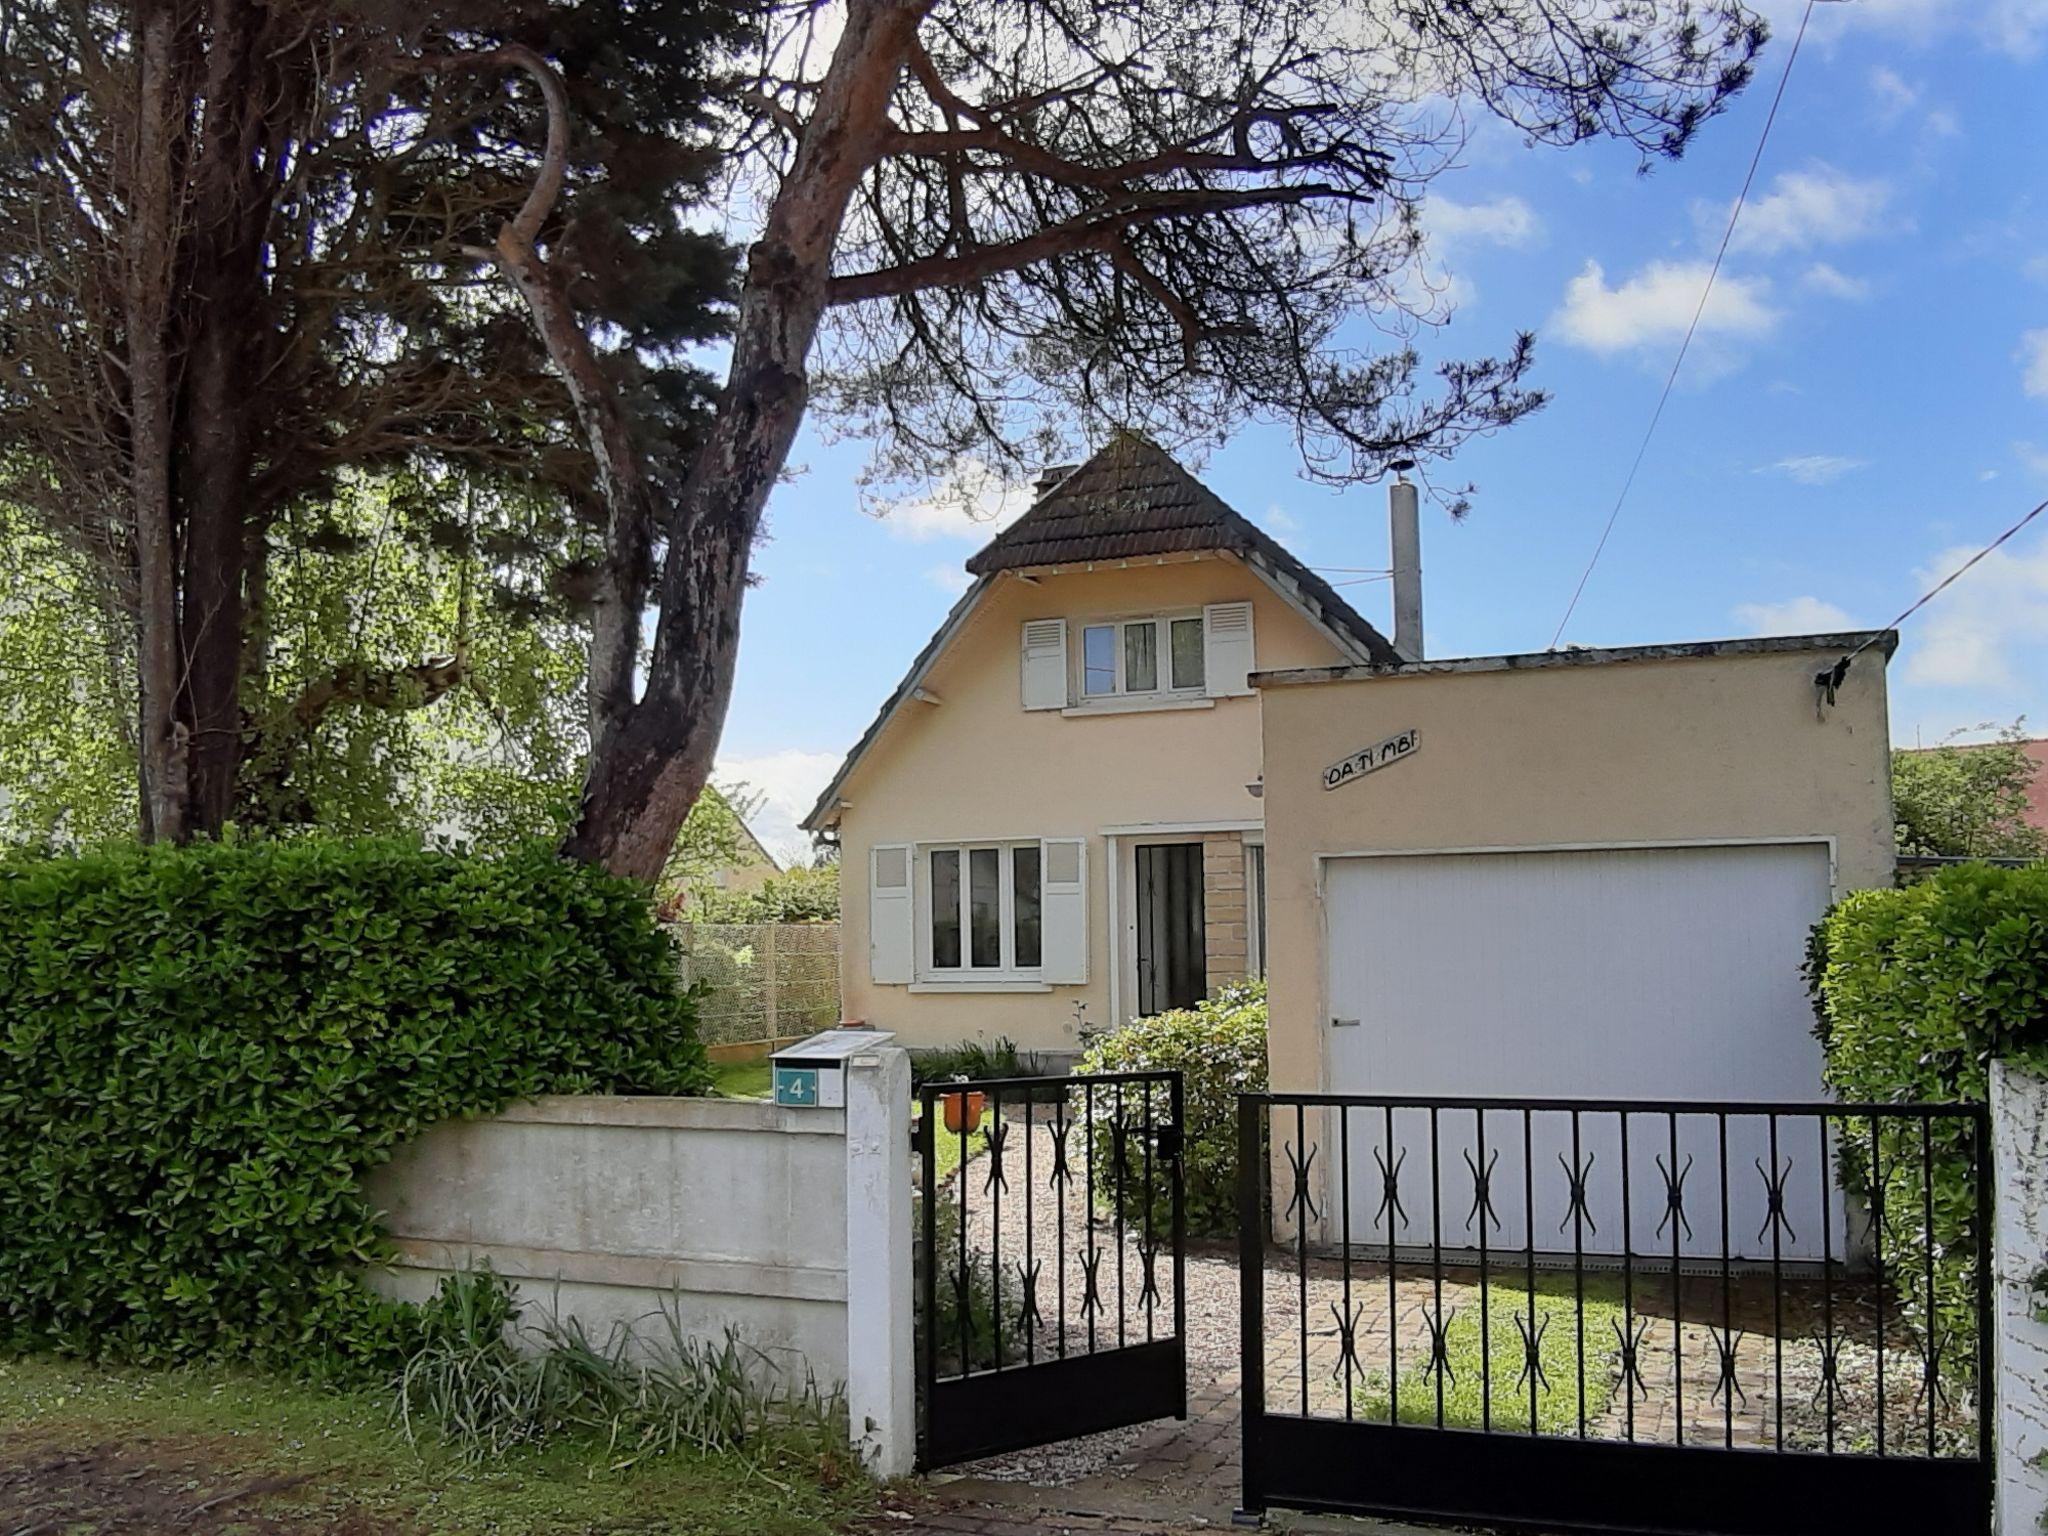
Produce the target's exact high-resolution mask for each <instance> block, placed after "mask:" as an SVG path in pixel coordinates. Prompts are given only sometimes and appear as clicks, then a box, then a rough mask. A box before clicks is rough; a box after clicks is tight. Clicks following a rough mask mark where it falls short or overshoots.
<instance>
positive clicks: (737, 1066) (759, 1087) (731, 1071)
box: [711, 1056, 775, 1099]
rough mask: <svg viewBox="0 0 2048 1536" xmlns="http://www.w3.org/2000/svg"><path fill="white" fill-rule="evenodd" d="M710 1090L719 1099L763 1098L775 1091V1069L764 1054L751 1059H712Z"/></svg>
mask: <svg viewBox="0 0 2048 1536" xmlns="http://www.w3.org/2000/svg"><path fill="white" fill-rule="evenodd" d="M711 1091H712V1092H713V1093H715V1094H717V1095H718V1096H719V1097H720V1098H721V1099H765V1098H767V1097H768V1096H769V1094H771V1093H773V1092H774V1091H775V1069H774V1068H773V1067H771V1066H770V1065H769V1064H768V1058H767V1057H766V1056H761V1057H757V1058H756V1059H754V1060H753V1061H714V1062H713V1063H712V1064H711Z"/></svg>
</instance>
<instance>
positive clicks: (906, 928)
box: [868, 843, 917, 984]
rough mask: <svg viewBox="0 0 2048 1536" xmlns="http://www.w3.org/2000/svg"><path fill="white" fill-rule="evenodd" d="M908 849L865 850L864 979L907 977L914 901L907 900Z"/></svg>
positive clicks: (892, 981)
mask: <svg viewBox="0 0 2048 1536" xmlns="http://www.w3.org/2000/svg"><path fill="white" fill-rule="evenodd" d="M911 863H912V860H911V848H910V845H909V844H908V843H883V844H878V845H877V846H875V847H874V848H872V849H870V850H869V851H868V979H869V980H870V981H875V982H881V983H888V984H901V983H906V982H908V981H910V980H911V964H912V961H911V955H912V953H913V950H914V945H913V943H912V939H913V936H914V930H915V926H916V923H915V916H914V914H915V912H916V910H917V903H916V902H914V901H912V900H911V896H910V893H911V889H912V887H911V878H910V871H911Z"/></svg>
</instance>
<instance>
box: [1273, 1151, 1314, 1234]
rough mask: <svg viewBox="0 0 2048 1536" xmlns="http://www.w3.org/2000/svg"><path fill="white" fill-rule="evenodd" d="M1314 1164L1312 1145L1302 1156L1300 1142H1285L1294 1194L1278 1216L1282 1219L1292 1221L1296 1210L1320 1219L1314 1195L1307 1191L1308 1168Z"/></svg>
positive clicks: (1311, 1218) (1311, 1219)
mask: <svg viewBox="0 0 2048 1536" xmlns="http://www.w3.org/2000/svg"><path fill="white" fill-rule="evenodd" d="M1315 1165H1316V1149H1315V1148H1314V1147H1310V1148H1309V1149H1308V1155H1307V1156H1306V1157H1304V1156H1302V1152H1301V1144H1300V1143H1299V1142H1289V1143H1288V1144H1287V1166H1288V1167H1289V1168H1291V1169H1293V1171H1294V1194H1293V1197H1292V1198H1291V1199H1289V1200H1288V1202H1287V1209H1286V1211H1285V1212H1284V1213H1283V1214H1282V1215H1281V1217H1280V1219H1281V1220H1282V1221H1292V1220H1293V1219H1294V1213H1295V1212H1296V1211H1301V1212H1303V1213H1305V1214H1306V1215H1307V1217H1308V1219H1309V1220H1310V1221H1320V1220H1322V1217H1323V1213H1322V1212H1321V1211H1319V1210H1317V1209H1316V1201H1315V1196H1314V1195H1313V1194H1311V1193H1310V1192H1309V1184H1308V1176H1309V1170H1310V1169H1312V1168H1314V1167H1315Z"/></svg>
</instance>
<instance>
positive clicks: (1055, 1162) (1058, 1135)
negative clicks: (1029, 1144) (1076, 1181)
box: [1050, 1103, 1074, 1194]
mask: <svg viewBox="0 0 2048 1536" xmlns="http://www.w3.org/2000/svg"><path fill="white" fill-rule="evenodd" d="M1073 1128H1074V1124H1073V1122H1072V1121H1071V1120H1069V1119H1068V1118H1067V1106H1066V1105H1065V1104H1064V1103H1062V1104H1060V1105H1059V1106H1058V1107H1057V1108H1055V1109H1054V1111H1053V1117H1052V1174H1051V1178H1050V1182H1051V1185H1052V1187H1053V1189H1054V1190H1055V1191H1056V1192H1058V1193H1060V1194H1065V1193H1066V1189H1067V1185H1068V1184H1069V1183H1070V1182H1071V1181H1072V1179H1073V1177H1074V1170H1073V1167H1072V1165H1071V1164H1070V1163H1069V1162H1068V1161H1067V1136H1068V1133H1069V1132H1071V1131H1072V1130H1073Z"/></svg>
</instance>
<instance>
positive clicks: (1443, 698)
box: [1258, 634, 1893, 1263]
mask: <svg viewBox="0 0 2048 1536" xmlns="http://www.w3.org/2000/svg"><path fill="white" fill-rule="evenodd" d="M1889 651H1890V637H1889V636H1887V635H1882V634H1875V635H1860V634H1859V635H1816V636H1805V637H1799V638H1795V639H1775V638H1774V639H1750V640H1730V641H1712V642H1699V643H1694V644H1686V645H1672V646H1641V647H1631V648H1618V649H1612V650H1594V651H1558V652H1544V653H1540V654H1535V655H1518V656H1496V657H1460V658H1456V659H1452V660H1445V661H1420V662H1409V663H1404V664H1403V665H1401V666H1398V667H1346V668H1326V669H1320V670H1316V671H1302V672H1288V673H1265V674H1262V675H1261V676H1260V678H1259V679H1258V681H1259V686H1260V689H1261V696H1262V708H1263V729H1264V742H1265V767H1266V772H1265V782H1264V784H1263V786H1262V790H1263V800H1264V807H1265V813H1266V866H1267V906H1268V928H1269V944H1268V950H1267V974H1268V978H1269V986H1270V996H1271V1004H1270V1011H1271V1026H1270V1041H1269V1050H1270V1056H1271V1064H1272V1067H1271V1070H1272V1079H1273V1084H1274V1087H1275V1089H1276V1090H1278V1091H1282V1092H1293V1093H1301V1094H1321V1095H1324V1096H1326V1109H1325V1114H1326V1115H1327V1117H1328V1119H1326V1120H1325V1122H1324V1123H1323V1124H1321V1125H1319V1126H1308V1125H1306V1124H1305V1125H1304V1127H1303V1130H1304V1132H1305V1134H1306V1138H1307V1142H1308V1143H1309V1144H1315V1143H1318V1142H1320V1143H1321V1146H1322V1148H1323V1149H1324V1150H1323V1151H1322V1154H1321V1155H1320V1156H1319V1157H1318V1158H1317V1160H1316V1163H1315V1166H1314V1168H1313V1169H1311V1170H1309V1171H1308V1172H1307V1173H1306V1174H1305V1175H1304V1174H1302V1173H1300V1172H1298V1171H1296V1170H1293V1169H1291V1168H1288V1167H1284V1166H1283V1168H1282V1169H1281V1176H1282V1177H1283V1178H1284V1179H1285V1180H1287V1181H1289V1182H1290V1183H1291V1184H1292V1185H1294V1186H1297V1187H1298V1186H1300V1185H1303V1184H1306V1185H1307V1186H1308V1187H1309V1188H1308V1192H1309V1194H1310V1195H1311V1196H1312V1199H1311V1200H1310V1205H1309V1208H1310V1215H1311V1221H1312V1224H1313V1225H1314V1226H1315V1227H1316V1228H1318V1229H1319V1230H1318V1234H1317V1235H1319V1236H1320V1237H1322V1238H1323V1239H1325V1240H1330V1241H1338V1240H1341V1239H1342V1238H1343V1237H1344V1236H1345V1235H1346V1233H1347V1230H1348V1235H1349V1237H1350V1238H1351V1240H1352V1241H1353V1242H1355V1243H1364V1244H1366V1245H1368V1246H1378V1245H1379V1244H1382V1243H1391V1244H1393V1245H1395V1246H1407V1247H1413V1248H1416V1249H1427V1248H1430V1247H1432V1246H1434V1245H1435V1244H1436V1243H1437V1242H1440V1243H1441V1245H1442V1247H1443V1248H1445V1249H1464V1248H1477V1247H1479V1246H1481V1245H1482V1244H1484V1245H1486V1246H1488V1247H1492V1248H1498V1249H1500V1250H1502V1251H1503V1252H1513V1253H1515V1254H1516V1255H1517V1256H1518V1257H1519V1256H1520V1255H1522V1254H1526V1253H1528V1252H1530V1251H1531V1250H1534V1252H1536V1253H1537V1254H1539V1255H1540V1254H1557V1253H1562V1254H1563V1255H1564V1256H1565V1258H1566V1259H1569V1258H1570V1256H1571V1255H1572V1254H1573V1253H1574V1252H1579V1251H1583V1252H1584V1253H1585V1254H1586V1255H1588V1256H1596V1255H1601V1254H1607V1255H1615V1254H1619V1253H1622V1252H1624V1251H1627V1252H1631V1253H1652V1254H1661V1255H1662V1256H1663V1258H1664V1259H1666V1260H1671V1259H1674V1258H1676V1259H1681V1260H1684V1259H1692V1260H1699V1261H1714V1262H1716V1263H1718V1262H1719V1261H1720V1260H1721V1259H1722V1257H1723V1239H1722V1229H1723V1227H1724V1226H1725V1227H1726V1230H1727V1239H1726V1254H1727V1256H1728V1257H1729V1258H1730V1259H1758V1260H1763V1261H1770V1260H1774V1259H1775V1260H1794V1261H1805V1260H1809V1259H1824V1258H1826V1257H1827V1256H1828V1253H1829V1250H1831V1249H1832V1250H1833V1251H1834V1253H1835V1254H1836V1255H1837V1256H1840V1254H1841V1252H1842V1248H1841V1246H1840V1244H1841V1241H1842V1237H1843V1232H1844V1205H1845V1201H1844V1199H1843V1192H1842V1191H1841V1190H1840V1188H1839V1187H1837V1186H1836V1185H1835V1184H1834V1181H1833V1180H1832V1179H1830V1178H1829V1177H1828V1175H1827V1170H1828V1169H1829V1168H1830V1167H1831V1164H1832V1161H1833V1159H1832V1155H1831V1153H1832V1149H1831V1148H1828V1147H1823V1146H1822V1145H1820V1136H1821V1133H1820V1120H1819V1119H1818V1118H1817V1117H1815V1116H1812V1115H1805V1116H1800V1115H1786V1114H1779V1115H1773V1113H1772V1106H1773V1105H1786V1104H1792V1103H1801V1102H1809V1103H1810V1102H1812V1101H1815V1100H1819V1099H1824V1098H1826V1097H1827V1094H1826V1092H1825V1088H1824V1084H1823V1080H1822V1073H1821V1051H1820V1046H1819V1042H1818V1041H1817V1040H1815V1038H1814V1036H1813V1014H1812V1010H1811V1007H1810V1005H1809V1003H1808V1001H1807V996H1806V987H1805V981H1804V978H1803V976H1802V974H1801V967H1802V962H1803V960H1804V958H1805V952H1806V942H1807V936H1808V934H1809V932H1810V931H1811V929H1812V927H1813V924H1814V922H1815V920H1816V919H1817V918H1819V917H1820V916H1821V914H1822V913H1823V912H1825V911H1826V909H1827V907H1828V905H1829V903H1830V902H1831V901H1833V900H1835V899H1837V898H1838V897H1840V896H1842V895H1844V894H1846V893H1848V892H1851V891H1854V890H1857V889H1860V888H1863V887H1866V886H1873V885H1884V884H1888V883H1889V882H1890V880H1891V878H1892V851H1891V844H1892V831H1893V829H1892V824H1891V803H1890V793H1889V741H1888V735H1889V732H1888V729H1887V719H1886V714H1887V711H1886V703H1885V686H1884V671H1883V662H1884V660H1885V658H1886V657H1887V656H1888V655H1889ZM1852 652H1853V653H1855V654H1856V655H1857V656H1858V660H1857V661H1856V663H1855V664H1854V666H1852V667H1850V668H1848V669H1846V670H1843V669H1840V668H1839V667H1838V666H1837V663H1838V662H1839V658H1840V657H1841V656H1843V655H1845V654H1849V653H1852ZM1331 1096H1350V1098H1351V1102H1350V1103H1349V1104H1348V1106H1340V1105H1338V1104H1335V1103H1330V1102H1328V1100H1329V1098H1330V1097H1331ZM1476 1099H1485V1100H1488V1101H1490V1102H1491V1103H1492V1104H1494V1105H1496V1106H1499V1107H1493V1108H1487V1109H1484V1110H1481V1109H1479V1108H1476V1107H1475V1106H1474V1105H1472V1104H1471V1103H1469V1102H1466V1101H1470V1100H1476ZM1424 1101H1434V1103H1435V1108H1434V1109H1433V1110H1432V1109H1431V1108H1430V1107H1429V1106H1428V1103H1427V1102H1424ZM1709 1105H1712V1106H1717V1107H1718V1108H1717V1109H1716V1110H1714V1111H1709V1110H1708V1109H1706V1108H1705V1106H1709ZM1571 1106H1577V1109H1576V1111H1575V1110H1574V1109H1573V1108H1572V1107H1571ZM1692 1106H1700V1107H1697V1108H1695V1107H1692ZM1329 1119H1337V1120H1341V1121H1342V1126H1343V1129H1342V1131H1341V1132H1339V1130H1338V1127H1337V1126H1336V1125H1332V1124H1330V1123H1329ZM1830 1134H1831V1136H1839V1135H1840V1134H1841V1129H1840V1122H1839V1121H1838V1122H1837V1123H1836V1128H1835V1130H1834V1131H1832V1132H1831V1133H1830ZM1333 1137H1334V1138H1335V1141H1336V1144H1335V1145H1332V1144H1331V1138H1333ZM1283 1139H1284V1138H1283ZM1288 1193H1289V1195H1290V1197H1291V1196H1292V1195H1293V1194H1294V1193H1295V1190H1294V1189H1293V1188H1290V1189H1289V1191H1288ZM1287 1204H1288V1201H1287V1200H1283V1201H1282V1202H1281V1209H1282V1210H1283V1211H1284V1210H1285V1209H1286V1207H1287ZM1294 1205H1295V1208H1296V1210H1297V1211H1299V1210H1300V1209H1302V1208H1303V1207H1302V1202H1301V1201H1300V1200H1295V1201H1294Z"/></svg>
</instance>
